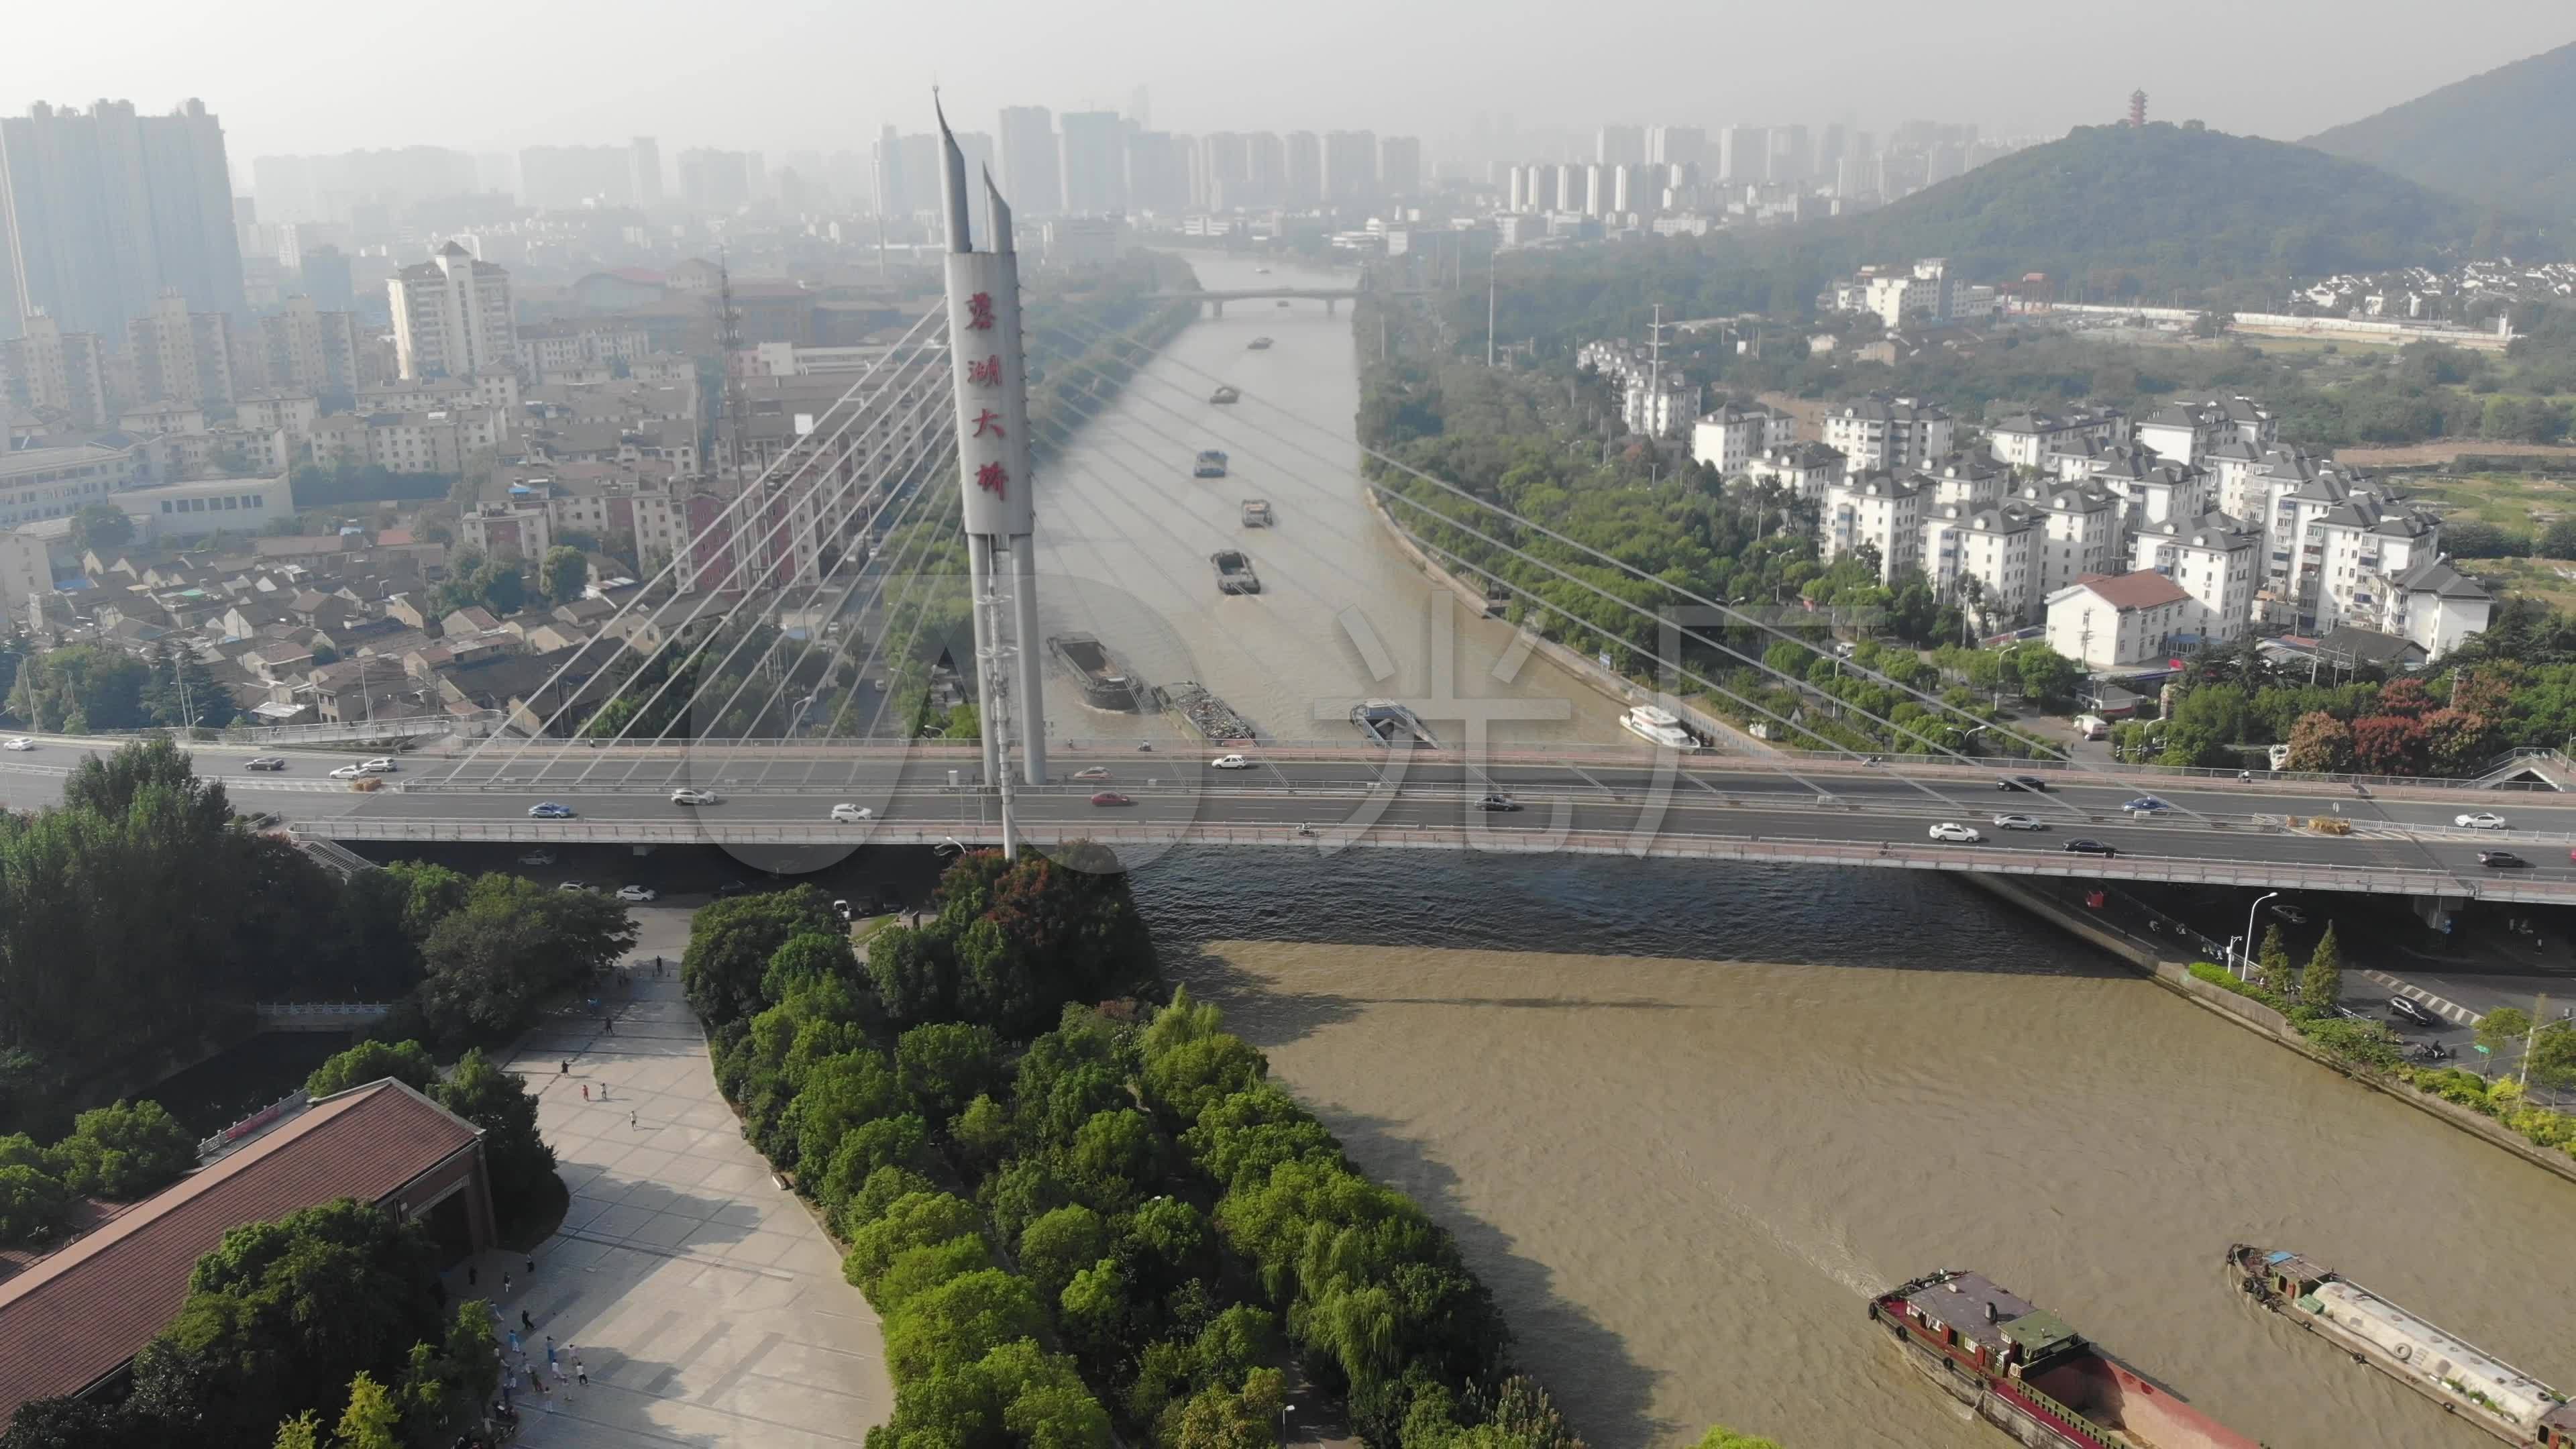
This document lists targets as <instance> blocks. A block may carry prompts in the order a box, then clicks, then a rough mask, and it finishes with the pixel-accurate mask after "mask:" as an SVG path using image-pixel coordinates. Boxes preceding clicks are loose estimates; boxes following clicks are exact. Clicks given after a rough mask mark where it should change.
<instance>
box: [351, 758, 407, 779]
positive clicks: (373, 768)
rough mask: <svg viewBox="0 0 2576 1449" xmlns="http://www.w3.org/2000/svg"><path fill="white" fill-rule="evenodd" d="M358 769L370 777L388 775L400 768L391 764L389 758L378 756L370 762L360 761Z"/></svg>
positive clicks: (391, 760) (391, 761)
mask: <svg viewBox="0 0 2576 1449" xmlns="http://www.w3.org/2000/svg"><path fill="white" fill-rule="evenodd" d="M358 768H359V769H361V770H364V771H366V772H367V773H368V774H370V775H390V774H392V773H393V772H394V771H395V770H397V769H399V768H401V767H400V766H398V765H396V764H395V763H394V762H393V758H392V757H391V756H389V755H378V756H376V757H375V758H374V759H372V760H360V761H359V762H358Z"/></svg>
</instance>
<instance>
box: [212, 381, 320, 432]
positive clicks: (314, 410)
mask: <svg viewBox="0 0 2576 1449" xmlns="http://www.w3.org/2000/svg"><path fill="white" fill-rule="evenodd" d="M321 420H322V405H321V403H320V401H319V400H317V399H316V398H315V397H314V396H313V394H311V393H309V392H304V391H301V390H298V389H295V388H283V387H273V388H260V389H258V390H257V391H254V392H246V393H243V394H242V395H241V396H240V397H237V398H235V399H233V425H234V426H236V427H241V428H252V429H258V430H260V431H263V432H280V433H285V434H287V435H289V436H291V437H294V438H297V439H303V438H309V437H311V436H313V425H314V424H315V423H318V422H320V421H321Z"/></svg>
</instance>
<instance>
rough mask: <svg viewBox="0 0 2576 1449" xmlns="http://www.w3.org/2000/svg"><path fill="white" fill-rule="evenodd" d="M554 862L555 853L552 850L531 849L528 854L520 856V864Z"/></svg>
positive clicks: (550, 863)
mask: <svg viewBox="0 0 2576 1449" xmlns="http://www.w3.org/2000/svg"><path fill="white" fill-rule="evenodd" d="M554 863H555V853H554V852H553V851H551V850H531V851H529V852H528V853H527V854H525V855H523V856H520V857H519V864H521V865H552V864H554Z"/></svg>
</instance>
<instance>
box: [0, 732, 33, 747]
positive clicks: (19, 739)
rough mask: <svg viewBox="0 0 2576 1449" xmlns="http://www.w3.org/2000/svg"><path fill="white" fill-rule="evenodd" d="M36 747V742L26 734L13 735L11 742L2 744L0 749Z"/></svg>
mask: <svg viewBox="0 0 2576 1449" xmlns="http://www.w3.org/2000/svg"><path fill="white" fill-rule="evenodd" d="M35 747H36V742H35V741H34V740H31V739H29V738H27V737H26V736H25V735H12V736H10V739H9V743H7V744H5V745H0V749H7V750H32V749H34V748H35Z"/></svg>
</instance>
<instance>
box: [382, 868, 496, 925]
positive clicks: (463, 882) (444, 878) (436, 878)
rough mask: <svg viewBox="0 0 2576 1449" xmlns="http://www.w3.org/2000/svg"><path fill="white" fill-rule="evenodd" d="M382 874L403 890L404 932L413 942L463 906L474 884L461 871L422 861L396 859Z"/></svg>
mask: <svg viewBox="0 0 2576 1449" xmlns="http://www.w3.org/2000/svg"><path fill="white" fill-rule="evenodd" d="M382 873H383V874H384V875H385V876H387V877H389V878H390V879H392V880H394V881H398V882H400V883H401V885H402V887H403V908H402V924H403V930H404V932H405V933H406V934H408V935H409V936H410V937H411V938H412V939H413V940H414V941H426V940H428V939H429V933H430V931H431V930H432V929H434V928H435V927H436V926H437V925H438V923H439V922H440V921H442V920H445V919H446V918H447V916H448V913H450V912H452V911H454V910H455V909H456V908H457V907H459V906H461V905H463V904H465V893H466V891H467V890H468V889H470V888H471V887H472V886H473V884H474V882H473V880H472V878H470V877H468V876H466V875H465V874H464V873H463V872H461V871H453V870H450V869H448V868H447V867H446V866H443V865H432V864H430V863H429V862H428V861H423V860H397V861H395V862H393V863H392V864H390V865H387V866H386V867H384V870H383V872H382Z"/></svg>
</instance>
